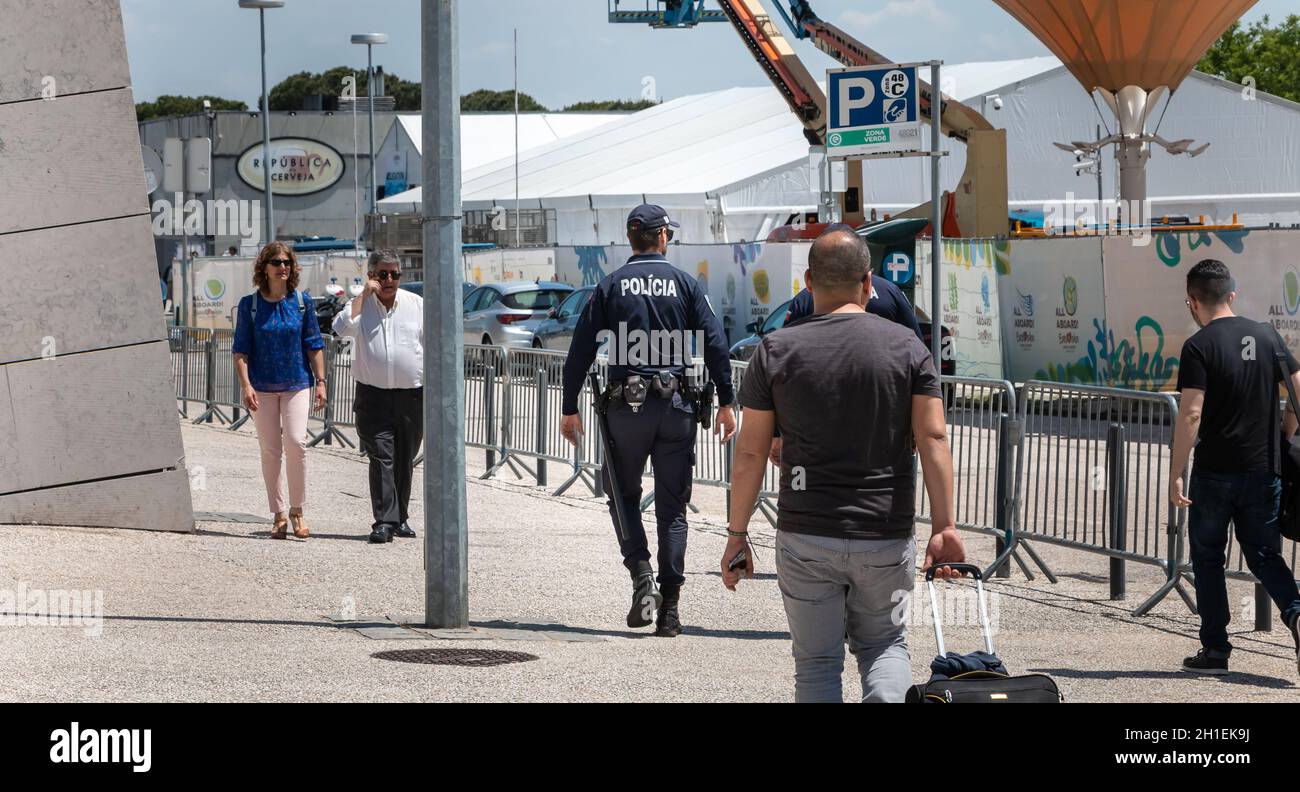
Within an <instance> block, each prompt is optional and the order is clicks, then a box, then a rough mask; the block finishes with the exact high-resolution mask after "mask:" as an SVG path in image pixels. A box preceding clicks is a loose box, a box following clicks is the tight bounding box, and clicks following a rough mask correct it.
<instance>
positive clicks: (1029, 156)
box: [379, 57, 1300, 245]
mask: <svg viewBox="0 0 1300 792" xmlns="http://www.w3.org/2000/svg"><path fill="white" fill-rule="evenodd" d="M943 83H944V85H943V87H944V89H945V93H947V94H949V95H953V96H958V97H961V98H962V101H963V102H965V103H966V104H968V105H970V106H971V107H973V108H975V109H976V110H978V111H980V112H982V113H984V114H985V115H986V116H988V117H989V118H990V119H991V120H992V122H993V123H994V124H995V125H996V126H998V127H1003V128H1006V129H1007V136H1008V160H1009V182H1010V184H1009V187H1010V199H1011V205H1012V207H1011V208H1012V209H1013V210H1014V209H1041V208H1042V207H1043V206H1044V204H1045V203H1047V202H1059V201H1064V200H1066V198H1067V196H1068V195H1069V194H1070V193H1074V194H1075V195H1076V196H1077V197H1078V199H1080V200H1088V199H1090V198H1094V197H1096V195H1097V187H1096V182H1095V179H1093V177H1087V176H1085V177H1082V178H1081V177H1078V176H1076V175H1075V170H1074V168H1073V166H1074V164H1075V163H1074V159H1073V158H1072V157H1071V156H1070V155H1069V154H1067V153H1066V152H1064V151H1061V150H1060V149H1057V148H1056V147H1054V146H1053V145H1052V143H1053V142H1057V141H1060V142H1069V141H1074V140H1093V139H1095V138H1096V133H1097V127H1098V126H1099V125H1100V126H1102V127H1103V129H1102V134H1103V135H1104V134H1106V131H1105V125H1106V124H1109V125H1110V126H1111V128H1112V129H1113V127H1114V120H1113V118H1111V117H1109V111H1105V113H1106V115H1100V114H1098V111H1097V108H1096V107H1095V106H1094V104H1093V102H1092V99H1091V98H1090V97H1089V95H1088V94H1087V92H1086V91H1084V90H1083V89H1082V88H1081V87H1080V86H1079V85H1078V83H1077V82H1075V81H1074V78H1073V77H1072V76H1071V75H1070V74H1069V72H1068V71H1066V70H1065V68H1064V67H1063V66H1061V65H1060V62H1059V61H1057V60H1056V59H1055V58H1050V57H1046V58H1030V59H1024V60H1015V61H999V62H992V63H971V64H962V65H957V66H950V67H947V68H945V69H944V76H943ZM999 105H1000V109H998V107H999ZM1162 110H1164V107H1163V106H1161V107H1160V108H1158V110H1157V113H1156V114H1155V116H1154V118H1156V119H1159V115H1160V111H1162ZM1154 123H1155V122H1154V121H1153V124H1154ZM1159 132H1160V133H1161V134H1162V135H1163V136H1164V137H1166V138H1168V139H1171V140H1176V139H1179V138H1183V137H1186V138H1194V139H1196V140H1197V141H1198V142H1199V143H1210V144H1212V145H1211V147H1210V149H1209V150H1208V151H1207V152H1206V153H1204V154H1203V155H1201V156H1200V157H1199V158H1197V159H1188V158H1187V157H1185V156H1184V157H1177V158H1175V157H1172V156H1170V155H1168V154H1167V153H1165V152H1164V151H1163V150H1161V149H1157V150H1155V151H1154V152H1153V153H1152V159H1151V164H1150V166H1149V169H1148V171H1149V180H1150V194H1151V197H1152V200H1153V205H1154V211H1155V212H1156V213H1157V214H1189V215H1192V216H1197V215H1205V216H1206V217H1207V219H1214V220H1218V221H1220V222H1226V221H1228V220H1231V218H1232V215H1233V213H1234V212H1238V213H1239V214H1240V219H1241V220H1242V222H1244V223H1246V224H1248V225H1267V224H1269V223H1281V224H1285V225H1290V224H1293V223H1298V222H1300V183H1298V182H1297V179H1296V177H1295V174H1296V173H1298V172H1300V105H1297V104H1295V103H1292V102H1288V101H1286V100H1283V99H1278V98H1276V97H1272V96H1268V95H1266V94H1262V93H1260V94H1257V95H1255V98H1254V99H1253V100H1251V99H1247V98H1246V96H1245V95H1243V90H1242V87H1241V86H1237V85H1234V84H1232V83H1227V82H1224V81H1222V80H1219V79H1217V78H1214V77H1209V76H1206V75H1201V74H1194V75H1193V76H1192V78H1190V79H1188V80H1187V81H1185V82H1184V83H1183V85H1182V87H1181V88H1180V89H1179V91H1178V93H1177V94H1176V95H1175V96H1174V97H1173V99H1172V100H1171V103H1170V105H1169V107H1168V110H1167V112H1166V113H1165V116H1164V118H1163V119H1162V120H1160V126H1159ZM946 146H947V147H948V148H949V149H950V150H951V151H952V155H951V156H949V157H947V158H946V159H945V161H944V163H943V183H944V185H945V189H953V187H954V186H955V184H956V182H957V179H958V177H959V176H960V174H961V173H962V171H963V170H964V168H965V150H964V147H963V146H962V144H961V143H960V142H958V141H955V140H951V139H949V140H947V141H946ZM1109 151H1110V150H1107V156H1106V157H1105V161H1104V163H1103V193H1104V194H1105V195H1106V197H1111V196H1113V195H1114V194H1116V193H1117V192H1118V188H1117V185H1116V177H1115V168H1114V162H1113V160H1112V159H1111V158H1110V156H1109ZM810 163H811V160H810V155H809V147H808V143H807V141H806V140H805V138H804V136H803V132H802V128H801V127H800V125H799V123H798V122H797V121H796V119H795V118H794V116H793V115H792V114H791V113H790V111H789V109H788V108H787V107H786V105H785V102H784V101H783V100H782V99H781V97H780V96H779V95H778V94H777V92H776V91H774V90H773V89H771V88H769V87H762V88H731V89H727V90H723V91H716V92H713V93H707V94H700V95H696V96H686V97H682V98H680V99H676V100H673V101H670V102H667V103H665V104H662V105H659V106H657V107H654V108H651V109H648V110H644V111H641V112H639V113H635V114H632V115H629V116H626V117H623V118H618V119H615V120H612V121H610V122H609V123H606V124H603V125H601V126H598V127H595V128H592V129H588V130H585V131H581V132H577V133H575V134H572V135H570V136H568V137H564V138H561V139H558V140H555V141H553V142H550V143H547V144H545V145H542V146H539V147H537V148H534V149H532V150H530V151H528V152H527V153H526V154H521V156H520V162H519V193H518V195H519V201H520V206H521V207H522V208H524V209H539V208H541V209H548V210H553V211H554V212H555V215H556V224H555V229H556V236H555V242H556V244H559V245H590V244H608V243H610V242H615V241H620V240H621V239H622V237H623V223H624V218H625V217H626V214H627V212H628V211H629V210H630V209H631V208H632V207H633V206H635V205H636V204H639V203H642V202H643V201H646V202H651V203H659V204H662V205H663V206H665V207H667V208H669V210H670V211H671V213H672V214H673V215H674V216H675V217H676V218H678V219H679V220H680V221H681V222H682V225H683V229H682V233H681V234H680V236H679V238H680V239H682V240H683V241H685V242H693V243H714V242H737V241H741V240H753V239H756V238H761V237H762V236H763V235H765V233H766V231H767V230H768V229H770V228H771V227H773V226H774V225H775V224H778V223H780V222H782V221H783V220H784V218H785V217H786V216H788V215H789V214H790V213H792V212H795V211H800V210H804V209H811V208H813V207H814V206H815V205H816V204H817V198H818V190H817V183H818V176H817V175H816V172H815V171H814V170H813V168H812V167H811V164H810ZM462 177H463V187H462V190H463V193H462V201H463V208H464V209H466V210H472V209H490V208H492V207H494V206H504V207H506V208H507V209H513V208H514V206H515V163H514V159H513V156H510V157H507V158H505V159H501V160H498V161H494V162H491V163H488V164H484V165H479V166H477V167H466V168H465V169H464V170H463V174H462ZM864 193H865V194H864V196H863V200H864V205H865V206H866V207H868V208H875V209H877V211H878V212H879V213H881V214H884V213H889V212H896V211H899V210H901V209H905V208H908V207H911V206H915V205H917V204H919V203H923V202H925V201H926V200H928V198H929V169H928V164H927V163H926V161H924V160H922V159H912V160H876V161H871V162H867V163H865V170H864ZM379 203H380V209H381V211H386V212H418V211H419V210H420V191H419V189H418V188H417V189H413V190H409V191H407V192H405V193H402V194H401V195H397V196H393V197H391V198H387V199H385V200H383V201H380V202H379Z"/></svg>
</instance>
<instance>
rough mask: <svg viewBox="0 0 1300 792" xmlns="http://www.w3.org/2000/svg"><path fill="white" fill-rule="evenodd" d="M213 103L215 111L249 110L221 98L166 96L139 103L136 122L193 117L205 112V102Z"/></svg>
mask: <svg viewBox="0 0 1300 792" xmlns="http://www.w3.org/2000/svg"><path fill="white" fill-rule="evenodd" d="M204 99H206V100H208V101H209V102H211V103H212V109H213V110H247V109H248V105H246V104H244V103H243V102H237V101H235V100H234V99H222V98H221V97H219V96H173V95H171V94H165V95H163V96H160V97H158V98H157V99H156V100H154V101H152V102H138V103H137V104H136V106H135V118H136V121H148V120H149V119H151V118H171V117H173V116H182V115H191V114H193V113H202V112H203V100H204Z"/></svg>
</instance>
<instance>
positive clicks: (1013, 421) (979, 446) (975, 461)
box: [915, 377, 1054, 582]
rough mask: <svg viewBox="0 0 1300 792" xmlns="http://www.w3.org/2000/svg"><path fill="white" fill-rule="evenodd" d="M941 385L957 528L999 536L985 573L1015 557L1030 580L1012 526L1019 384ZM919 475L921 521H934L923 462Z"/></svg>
mask: <svg viewBox="0 0 1300 792" xmlns="http://www.w3.org/2000/svg"><path fill="white" fill-rule="evenodd" d="M940 388H941V389H942V391H943V403H944V413H945V418H946V421H947V425H948V426H947V428H948V445H949V448H950V449H951V451H952V465H953V517H954V519H955V521H956V526H957V528H958V529H960V530H963V531H970V532H973V533H979V534H984V535H987V536H993V537H996V538H997V540H998V544H997V555H996V557H995V559H994V561H993V563H991V564H990V565H989V566H988V569H986V570H985V572H984V576H985V577H990V576H992V575H995V574H996V575H998V576H999V577H1007V576H1009V575H1010V566H1009V560H1010V559H1015V561H1016V563H1018V564H1019V565H1020V568H1021V570H1022V571H1024V573H1025V577H1027V578H1029V579H1030V580H1032V579H1033V577H1034V576H1033V573H1032V572H1031V571H1030V569H1029V567H1028V566H1027V565H1026V564H1025V563H1024V561H1023V560H1021V558H1020V555H1019V554H1018V552H1017V542H1016V536H1015V531H1014V527H1013V526H1014V522H1013V515H1014V508H1013V503H1014V497H1015V486H1014V484H1013V480H1012V476H1013V461H1014V458H1015V451H1016V449H1017V448H1018V447H1019V444H1020V421H1019V416H1018V415H1017V413H1016V390H1015V387H1014V386H1012V384H1011V383H1010V382H1007V381H1006V380H987V379H977V378H971V377H941V378H940ZM915 475H916V480H917V487H916V497H917V509H916V514H917V521H918V522H922V523H927V524H928V523H930V522H931V521H932V514H931V511H930V499H929V497H928V496H927V493H926V489H925V479H924V476H923V475H922V471H921V465H920V462H919V460H918V462H917V464H916V471H915ZM1024 550H1025V551H1026V552H1027V553H1029V554H1031V555H1034V551H1033V548H1032V547H1029V546H1027V545H1026V546H1025V547H1024ZM1034 557H1035V560H1038V559H1037V557H1036V555H1034ZM1039 563H1040V564H1041V561H1039ZM1053 582H1054V581H1053Z"/></svg>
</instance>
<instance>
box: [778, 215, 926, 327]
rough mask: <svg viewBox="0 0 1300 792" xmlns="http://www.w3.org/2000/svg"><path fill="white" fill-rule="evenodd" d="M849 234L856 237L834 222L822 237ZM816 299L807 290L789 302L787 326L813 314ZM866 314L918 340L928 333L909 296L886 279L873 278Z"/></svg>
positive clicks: (851, 229)
mask: <svg viewBox="0 0 1300 792" xmlns="http://www.w3.org/2000/svg"><path fill="white" fill-rule="evenodd" d="M841 233H849V234H855V235H856V233H857V232H855V231H854V230H853V227H852V226H849V225H846V224H844V223H835V224H833V225H830V226H828V227H827V228H826V230H825V231H823V232H822V234H821V236H829V235H831V234H841ZM807 279H808V273H807V272H805V273H804V280H807ZM813 313H814V312H813V296H812V292H810V291H808V290H807V289H804V290H803V291H801V292H799V293H798V294H796V295H795V298H794V299H793V300H791V301H790V309H789V310H788V311H786V314H785V324H786V325H791V324H794V323H795V322H797V321H799V320H800V319H804V318H806V317H809V316H812V315H813ZM867 313H871V314H875V315H876V316H879V317H881V318H884V319H888V320H889V321H891V322H894V323H896V324H900V325H902V326H903V327H906V328H908V329H909V330H911V331H912V332H914V333H916V337H917V338H919V339H921V340H922V341H925V340H926V339H925V334H924V333H922V332H921V325H920V323H919V322H917V321H916V311H914V310H912V305H911V304H910V303H909V302H908V301H907V296H906V295H904V294H903V290H902V289H900V288H898V287H897V286H895V285H894V284H893V283H890V282H889V280H888V279H887V278H872V279H871V302H869V303H867Z"/></svg>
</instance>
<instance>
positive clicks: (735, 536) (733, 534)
mask: <svg viewBox="0 0 1300 792" xmlns="http://www.w3.org/2000/svg"><path fill="white" fill-rule="evenodd" d="M727 536H730V537H732V538H733V539H744V538H747V537H748V536H749V531H733V530H731V529H730V528H728V529H727Z"/></svg>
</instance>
